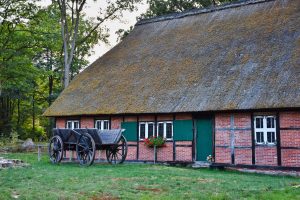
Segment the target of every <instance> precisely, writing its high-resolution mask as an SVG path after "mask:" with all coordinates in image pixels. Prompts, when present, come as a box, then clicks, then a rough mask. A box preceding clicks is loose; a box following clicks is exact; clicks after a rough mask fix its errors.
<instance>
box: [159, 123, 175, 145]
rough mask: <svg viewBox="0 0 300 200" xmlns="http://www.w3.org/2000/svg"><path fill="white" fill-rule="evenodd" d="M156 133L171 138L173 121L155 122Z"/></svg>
mask: <svg viewBox="0 0 300 200" xmlns="http://www.w3.org/2000/svg"><path fill="white" fill-rule="evenodd" d="M157 133H158V134H157V135H158V136H161V137H163V138H166V139H167V140H171V139H173V122H171V121H168V122H158V123H157Z"/></svg>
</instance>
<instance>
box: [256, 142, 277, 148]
mask: <svg viewBox="0 0 300 200" xmlns="http://www.w3.org/2000/svg"><path fill="white" fill-rule="evenodd" d="M276 145H277V144H276V143H272V144H258V143H256V144H255V146H267V147H274V146H276Z"/></svg>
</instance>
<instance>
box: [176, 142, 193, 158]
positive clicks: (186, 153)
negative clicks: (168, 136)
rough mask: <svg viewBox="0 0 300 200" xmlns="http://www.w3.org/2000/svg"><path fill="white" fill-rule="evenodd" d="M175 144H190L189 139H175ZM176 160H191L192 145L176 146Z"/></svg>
mask: <svg viewBox="0 0 300 200" xmlns="http://www.w3.org/2000/svg"><path fill="white" fill-rule="evenodd" d="M176 145H190V146H191V145H192V142H191V141H177V142H176ZM175 150H176V161H188V162H191V161H192V151H193V149H192V147H180V146H176V147H175Z"/></svg>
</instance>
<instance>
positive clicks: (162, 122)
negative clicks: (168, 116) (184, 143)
mask: <svg viewBox="0 0 300 200" xmlns="http://www.w3.org/2000/svg"><path fill="white" fill-rule="evenodd" d="M168 123H170V124H172V137H171V138H167V124H168ZM159 124H163V125H164V133H163V137H164V138H166V140H173V134H174V130H173V129H174V126H173V122H172V121H160V122H157V127H156V130H157V131H156V136H158V131H159Z"/></svg>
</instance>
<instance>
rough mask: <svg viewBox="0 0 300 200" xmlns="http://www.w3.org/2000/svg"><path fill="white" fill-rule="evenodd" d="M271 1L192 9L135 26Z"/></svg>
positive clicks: (258, 0)
mask: <svg viewBox="0 0 300 200" xmlns="http://www.w3.org/2000/svg"><path fill="white" fill-rule="evenodd" d="M269 1H275V0H240V1H236V2H231V3H225V4H222V5H220V6H210V7H206V8H196V9H190V10H186V11H183V12H175V13H170V14H166V15H161V16H157V17H152V18H148V19H142V20H140V21H138V22H137V23H136V24H135V25H136V26H138V25H143V24H149V23H154V22H159V21H166V20H173V19H179V18H183V17H188V16H193V15H199V14H204V13H210V12H216V11H220V10H225V9H230V8H236V7H241V6H247V5H252V4H258V3H265V2H269Z"/></svg>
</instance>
